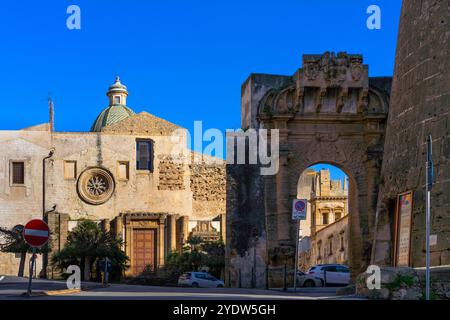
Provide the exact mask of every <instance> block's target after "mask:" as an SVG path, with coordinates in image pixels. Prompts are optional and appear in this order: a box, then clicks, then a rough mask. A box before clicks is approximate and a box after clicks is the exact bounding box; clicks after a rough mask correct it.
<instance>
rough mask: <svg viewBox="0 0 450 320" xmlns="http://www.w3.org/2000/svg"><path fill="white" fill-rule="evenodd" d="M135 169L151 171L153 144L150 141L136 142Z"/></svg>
mask: <svg viewBox="0 0 450 320" xmlns="http://www.w3.org/2000/svg"><path fill="white" fill-rule="evenodd" d="M136 169H137V170H148V171H153V142H152V141H151V140H138V141H137V142H136Z"/></svg>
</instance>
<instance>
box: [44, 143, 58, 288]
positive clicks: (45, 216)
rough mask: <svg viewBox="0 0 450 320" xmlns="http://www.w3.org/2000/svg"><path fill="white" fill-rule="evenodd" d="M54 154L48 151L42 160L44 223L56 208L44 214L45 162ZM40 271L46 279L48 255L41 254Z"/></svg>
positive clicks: (52, 150)
mask: <svg viewBox="0 0 450 320" xmlns="http://www.w3.org/2000/svg"><path fill="white" fill-rule="evenodd" d="M54 153H55V150H54V149H51V150H50V153H49V154H48V156H46V157H45V158H44V159H42V219H43V220H44V221H45V223H48V213H50V212H52V211H54V210H55V209H56V206H55V207H53V210H50V211H49V212H46V210H45V176H46V172H45V162H46V161H47V160H48V159H50V158H51V157H53V154H54ZM42 260H43V261H42V271H41V278H44V279H46V278H47V266H48V253H44V254H43V259H42Z"/></svg>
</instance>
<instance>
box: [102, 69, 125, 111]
mask: <svg viewBox="0 0 450 320" xmlns="http://www.w3.org/2000/svg"><path fill="white" fill-rule="evenodd" d="M106 95H107V96H108V97H109V105H110V106H113V105H122V106H126V105H127V96H128V90H127V87H126V86H124V85H123V84H122V83H120V77H119V76H117V77H116V82H114V84H113V85H111V86H110V87H109V89H108V92H107V93H106Z"/></svg>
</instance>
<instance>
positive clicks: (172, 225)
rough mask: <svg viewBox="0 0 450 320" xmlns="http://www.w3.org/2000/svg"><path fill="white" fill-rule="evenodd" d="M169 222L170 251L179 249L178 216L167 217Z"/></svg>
mask: <svg viewBox="0 0 450 320" xmlns="http://www.w3.org/2000/svg"><path fill="white" fill-rule="evenodd" d="M167 222H168V242H167V244H168V250H169V251H172V250H176V249H177V216H176V215H174V214H171V215H169V216H168V217H167Z"/></svg>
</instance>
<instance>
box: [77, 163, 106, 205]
mask: <svg viewBox="0 0 450 320" xmlns="http://www.w3.org/2000/svg"><path fill="white" fill-rule="evenodd" d="M114 188H115V183H114V178H113V176H112V174H111V173H110V172H109V171H107V170H105V169H103V168H99V167H96V168H89V169H87V170H85V171H84V172H83V173H82V174H81V175H80V177H79V179H78V184H77V190H78V195H79V196H80V198H81V199H82V200H83V201H84V202H87V203H89V204H92V205H100V204H103V203H105V202H107V201H108V200H109V199H110V198H111V196H112V195H113V193H114Z"/></svg>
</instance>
